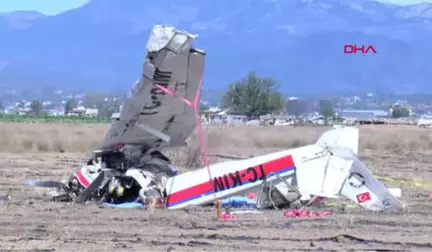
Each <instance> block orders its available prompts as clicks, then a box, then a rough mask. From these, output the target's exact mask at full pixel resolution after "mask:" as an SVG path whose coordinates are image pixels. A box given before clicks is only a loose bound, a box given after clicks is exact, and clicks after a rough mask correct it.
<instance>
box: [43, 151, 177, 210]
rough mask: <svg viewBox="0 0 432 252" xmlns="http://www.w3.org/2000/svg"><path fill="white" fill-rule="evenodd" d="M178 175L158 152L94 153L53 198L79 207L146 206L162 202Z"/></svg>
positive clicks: (62, 183) (62, 184) (167, 160)
mask: <svg viewBox="0 0 432 252" xmlns="http://www.w3.org/2000/svg"><path fill="white" fill-rule="evenodd" d="M176 174H177V170H176V168H175V167H174V166H172V165H171V163H170V160H169V159H168V158H167V157H166V156H164V155H163V154H162V153H161V152H160V151H159V150H155V149H148V148H143V147H142V146H138V145H123V146H121V147H120V146H119V148H118V149H114V150H110V151H95V152H94V153H93V156H92V157H91V158H90V159H89V160H88V161H87V163H86V164H85V165H84V166H83V167H82V168H81V169H80V170H79V171H77V172H74V173H73V174H72V175H71V177H70V178H69V179H68V180H66V181H63V182H61V186H60V187H59V188H58V189H57V190H56V191H55V192H53V195H51V196H52V197H53V200H55V201H75V202H77V203H84V202H86V201H88V200H93V201H98V202H108V203H121V202H133V201H137V200H140V201H142V202H146V199H147V198H148V197H155V198H160V199H163V198H164V192H163V184H164V183H165V181H166V179H167V178H168V177H171V176H175V175H176Z"/></svg>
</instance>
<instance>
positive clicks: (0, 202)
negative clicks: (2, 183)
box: [0, 193, 12, 206]
mask: <svg viewBox="0 0 432 252" xmlns="http://www.w3.org/2000/svg"><path fill="white" fill-rule="evenodd" d="M11 200H12V196H11V195H10V194H9V193H8V194H6V195H5V196H0V206H7V205H8V204H9V203H10V201H11Z"/></svg>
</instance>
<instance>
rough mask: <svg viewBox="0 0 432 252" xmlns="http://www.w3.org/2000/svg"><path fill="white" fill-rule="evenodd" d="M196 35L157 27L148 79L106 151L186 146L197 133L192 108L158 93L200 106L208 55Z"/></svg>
mask: <svg viewBox="0 0 432 252" xmlns="http://www.w3.org/2000/svg"><path fill="white" fill-rule="evenodd" d="M195 38H196V35H192V34H189V33H187V32H184V31H179V30H176V29H175V28H174V27H169V26H159V25H157V26H155V27H154V28H153V30H152V32H151V34H150V38H149V41H148V44H147V49H148V53H147V57H146V59H145V61H144V65H143V74H142V76H141V77H140V79H139V80H138V82H137V83H136V84H135V86H134V87H133V89H132V92H131V93H130V94H129V97H128V99H127V100H126V101H125V103H124V105H123V107H122V110H121V112H120V115H119V117H118V120H116V121H114V122H113V124H112V126H111V128H110V130H109V132H108V134H107V135H106V137H105V140H104V142H103V144H102V149H109V148H113V147H114V146H115V145H116V144H119V143H121V144H139V145H143V146H149V147H161V146H167V145H169V146H179V145H184V144H185V141H186V138H187V137H189V135H190V134H191V133H192V132H193V130H194V128H195V116H194V111H193V109H192V108H191V107H189V106H187V105H186V104H185V103H184V102H183V101H181V100H180V99H178V98H176V97H172V96H169V95H166V94H165V92H164V91H163V90H161V89H160V88H158V87H157V86H156V85H155V84H158V85H160V86H162V87H164V88H167V89H169V90H172V91H174V92H176V94H177V95H178V96H180V97H184V98H185V99H187V100H194V97H195V94H196V93H197V89H198V87H199V83H200V82H201V78H202V76H203V72H204V60H205V54H204V53H203V52H202V51H200V50H197V49H194V48H193V41H194V39H195Z"/></svg>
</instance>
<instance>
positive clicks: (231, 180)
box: [167, 155, 294, 206]
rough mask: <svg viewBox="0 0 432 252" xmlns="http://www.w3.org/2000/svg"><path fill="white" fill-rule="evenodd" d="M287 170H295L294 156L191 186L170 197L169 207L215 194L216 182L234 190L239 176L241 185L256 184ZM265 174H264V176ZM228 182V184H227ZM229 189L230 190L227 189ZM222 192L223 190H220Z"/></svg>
mask: <svg viewBox="0 0 432 252" xmlns="http://www.w3.org/2000/svg"><path fill="white" fill-rule="evenodd" d="M287 168H294V161H293V159H292V156H291V155H289V156H285V157H281V158H278V159H275V160H272V161H269V162H266V163H263V164H261V165H257V166H254V167H250V168H246V169H243V170H239V171H236V172H232V175H229V174H230V173H226V174H224V175H222V176H218V177H216V178H214V179H212V180H211V181H210V182H209V181H206V182H204V183H201V184H198V185H195V186H191V187H188V188H185V189H183V190H181V191H178V192H175V193H172V194H170V195H168V197H167V206H170V205H173V204H176V203H178V202H180V201H185V200H187V199H193V198H197V197H200V196H202V195H204V194H208V193H211V192H213V190H214V187H215V180H219V181H222V183H223V184H224V185H225V186H227V185H229V188H232V187H233V186H234V185H236V186H239V184H238V176H239V177H240V181H241V185H242V184H244V183H248V182H255V181H259V180H262V178H263V177H264V176H267V175H268V174H269V173H271V172H275V173H277V172H280V171H283V170H285V169H287ZM262 172H264V174H262ZM227 182H228V183H227ZM225 189H228V188H225ZM219 191H221V190H219Z"/></svg>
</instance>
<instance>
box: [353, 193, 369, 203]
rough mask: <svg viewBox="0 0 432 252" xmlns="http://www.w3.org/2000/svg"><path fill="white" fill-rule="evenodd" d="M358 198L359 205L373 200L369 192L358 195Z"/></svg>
mask: <svg viewBox="0 0 432 252" xmlns="http://www.w3.org/2000/svg"><path fill="white" fill-rule="evenodd" d="M356 198H357V201H358V203H363V202H366V201H368V200H371V196H370V194H369V192H364V193H360V194H357V195H356Z"/></svg>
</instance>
